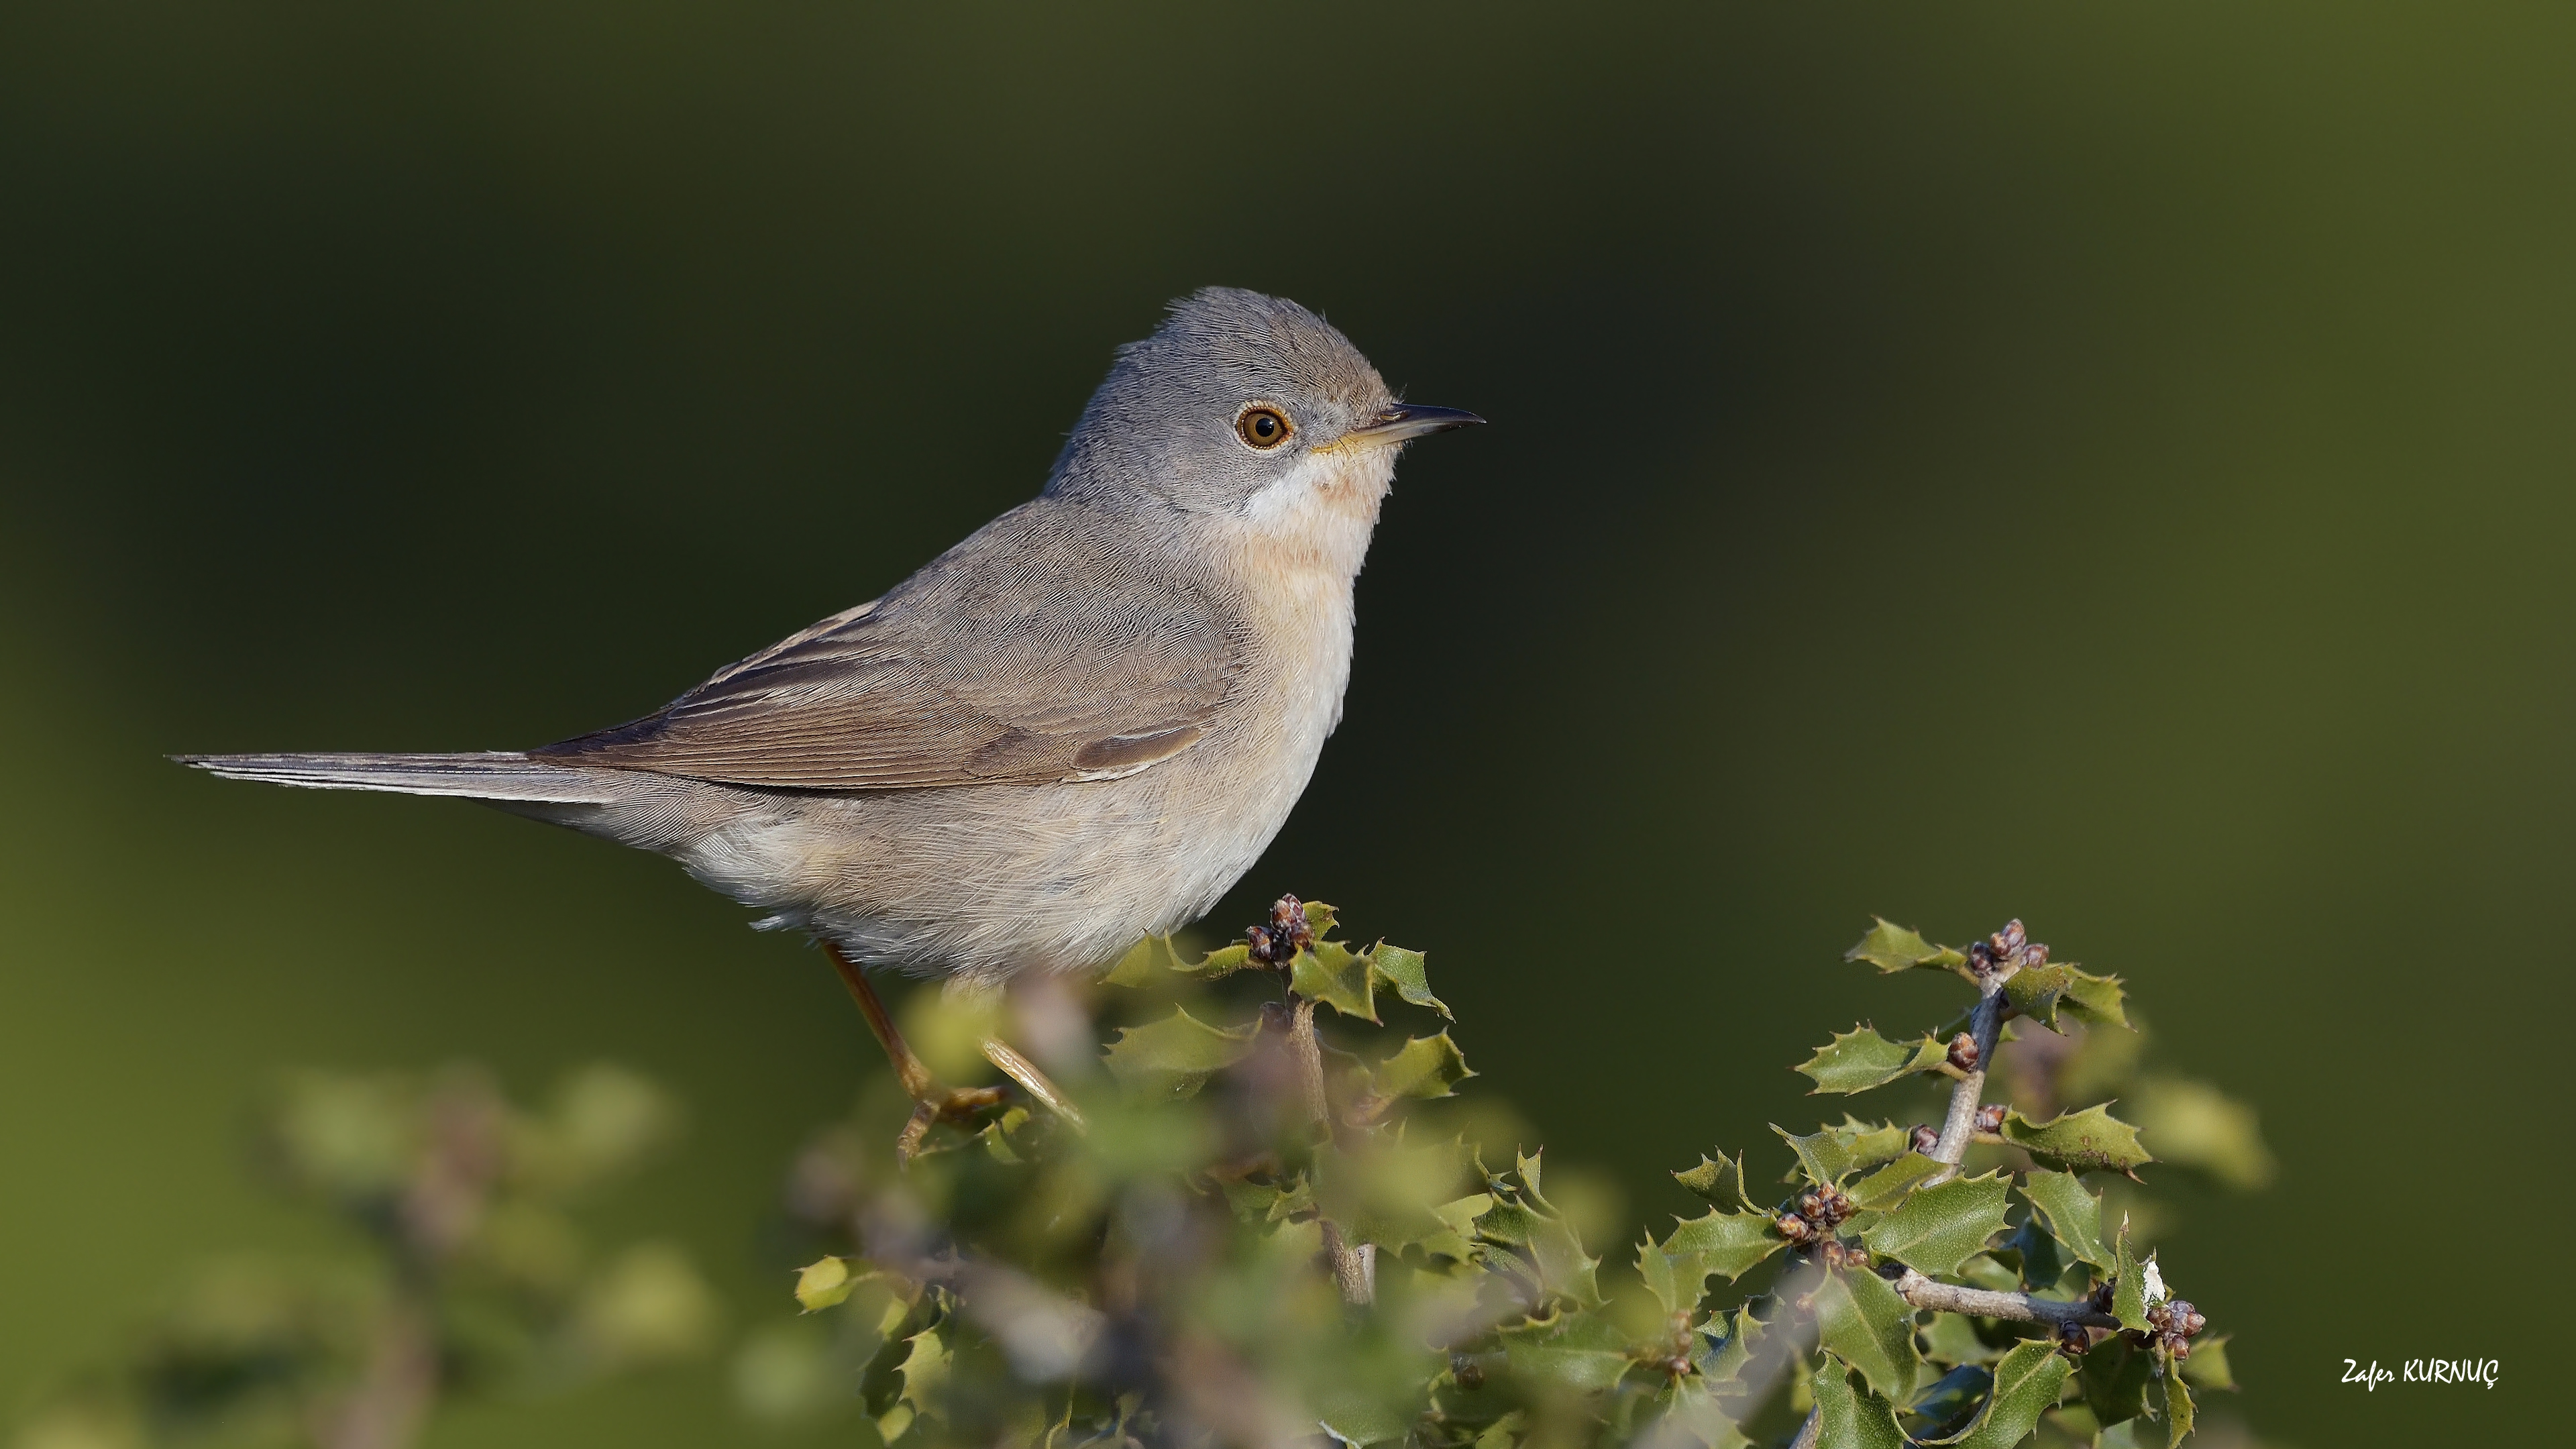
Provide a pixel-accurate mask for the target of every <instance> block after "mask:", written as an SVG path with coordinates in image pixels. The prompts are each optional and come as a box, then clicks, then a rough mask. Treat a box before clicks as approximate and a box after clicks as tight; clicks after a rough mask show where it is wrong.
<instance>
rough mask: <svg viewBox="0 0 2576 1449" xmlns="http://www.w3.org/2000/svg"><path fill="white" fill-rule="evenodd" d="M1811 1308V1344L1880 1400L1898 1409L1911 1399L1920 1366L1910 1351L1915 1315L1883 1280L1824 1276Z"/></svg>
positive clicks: (1859, 1274)
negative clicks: (1859, 1376) (1852, 1370)
mask: <svg viewBox="0 0 2576 1449" xmlns="http://www.w3.org/2000/svg"><path fill="white" fill-rule="evenodd" d="M1813 1302H1814V1304H1815V1310H1814V1311H1815V1316H1816V1341H1817V1342H1818V1343H1820V1344H1822V1345H1823V1346H1824V1348H1825V1350H1826V1351H1827V1352H1829V1353H1831V1354H1833V1355H1834V1356H1835V1357H1836V1358H1839V1359H1841V1360H1842V1361H1843V1362H1844V1363H1847V1364H1849V1365H1851V1366H1852V1367H1853V1368H1856V1369H1859V1370H1860V1371H1861V1374H1862V1376H1863V1377H1865V1378H1867V1379H1868V1380H1869V1386H1870V1388H1871V1389H1872V1390H1874V1391H1876V1392H1877V1393H1878V1394H1879V1396H1880V1397H1882V1398H1885V1399H1888V1400H1890V1401H1892V1402H1897V1403H1902V1402H1904V1401H1905V1400H1907V1399H1910V1398H1912V1397H1913V1396H1914V1380H1915V1377H1916V1375H1917V1373H1918V1372H1919V1371H1920V1370H1921V1368H1922V1366H1923V1356H1922V1355H1921V1354H1920V1353H1918V1352H1917V1351H1916V1350H1915V1347H1914V1309H1913V1308H1912V1307H1911V1306H1910V1305H1908V1304H1907V1303H1906V1301H1905V1300H1904V1299H1903V1298H1900V1297H1898V1296H1897V1293H1896V1289H1895V1288H1893V1287H1891V1286H1889V1284H1888V1282H1887V1280H1886V1279H1884V1278H1881V1277H1879V1276H1878V1275H1877V1274H1876V1273H1872V1272H1869V1271H1867V1270H1859V1271H1850V1270H1842V1269H1837V1270H1834V1271H1832V1272H1828V1273H1827V1274H1825V1281H1824V1282H1823V1283H1821V1284H1819V1285H1817V1288H1816V1291H1815V1294H1814V1297H1813Z"/></svg>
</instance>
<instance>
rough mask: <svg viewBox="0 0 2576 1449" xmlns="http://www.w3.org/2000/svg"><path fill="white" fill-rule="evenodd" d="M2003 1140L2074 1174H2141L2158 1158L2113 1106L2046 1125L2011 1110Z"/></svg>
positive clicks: (2052, 1120) (2055, 1119)
mask: <svg viewBox="0 0 2576 1449" xmlns="http://www.w3.org/2000/svg"><path fill="white" fill-rule="evenodd" d="M2003 1138H2004V1140H2005V1141H2006V1142H2009V1143H2011V1144H2013V1145H2014V1146H2015V1147H2018V1148H2020V1149H2021V1150H2023V1151H2024V1152H2027V1153H2029V1154H2030V1155H2031V1156H2032V1157H2034V1158H2037V1159H2038V1160H2039V1161H2041V1162H2043V1163H2046V1164H2048V1165H2049V1166H2051V1167H2057V1168H2063V1169H2064V1170H2066V1171H2068V1172H2117V1173H2121V1174H2124V1175H2127V1176H2135V1175H2136V1174H2135V1173H2134V1172H2132V1171H2131V1169H2132V1168H2135V1167H2138V1166H2139V1165H2141V1164H2143V1163H2149V1162H2153V1161H2155V1160H2156V1159H2155V1155H2154V1154H2153V1153H2150V1152H2149V1151H2147V1149H2146V1146H2145V1145H2144V1144H2143V1143H2141V1142H2139V1141H2138V1129H2137V1128H2135V1127H2132V1126H2130V1125H2129V1124H2128V1123H2126V1122H2123V1121H2121V1120H2120V1119H2119V1118H2117V1117H2114V1116H2112V1115H2111V1108H2110V1104H2109V1103H2107V1102H2106V1103H2104V1104H2103V1105H2101V1106H2098V1107H2087V1108H2085V1109H2084V1110H2083V1111H2081V1112H2061V1113H2059V1114H2058V1115H2057V1116H2054V1117H2051V1118H2049V1119H2048V1120H2047V1121H2045V1122H2033V1121H2031V1120H2030V1119H2029V1118H2026V1117H2024V1116H2022V1115H2021V1113H2019V1112H2007V1113H2005V1114H2004V1130H2003Z"/></svg>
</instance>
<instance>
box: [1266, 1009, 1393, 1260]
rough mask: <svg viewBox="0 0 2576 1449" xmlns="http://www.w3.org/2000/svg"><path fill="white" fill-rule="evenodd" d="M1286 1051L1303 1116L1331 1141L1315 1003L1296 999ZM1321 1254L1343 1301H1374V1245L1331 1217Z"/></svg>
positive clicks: (1330, 1113)
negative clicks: (1346, 1232) (1345, 1233)
mask: <svg viewBox="0 0 2576 1449" xmlns="http://www.w3.org/2000/svg"><path fill="white" fill-rule="evenodd" d="M1288 1053H1289V1056H1290V1057H1291V1058H1292V1059H1293V1060H1294V1061H1295V1062H1296V1063H1297V1081H1298V1085H1299V1086H1300V1087H1302V1088H1303V1089H1304V1092H1305V1097H1306V1115H1307V1117H1309V1118H1310V1119H1312V1120H1313V1121H1315V1122H1317V1123H1320V1124H1321V1125H1322V1126H1323V1129H1324V1133H1325V1140H1326V1141H1327V1142H1329V1141H1331V1140H1332V1131H1333V1102H1332V1098H1331V1097H1330V1096H1328V1095H1327V1094H1326V1093H1325V1091H1324V1047H1323V1043H1322V1042H1320V1041H1318V1040H1316V1037H1315V1003H1313V1002H1311V1001H1308V1000H1306V999H1305V998H1303V997H1300V998H1298V1000H1297V1007H1296V1011H1295V1014H1294V1015H1293V1016H1291V1018H1290V1019H1289V1024H1288ZM1321 1225H1322V1227H1323V1230H1324V1256H1325V1257H1326V1258H1328V1259H1330V1260H1331V1261H1332V1264H1333V1282H1334V1283H1335V1284H1336V1285H1338V1286H1339V1287H1340V1288H1341V1290H1342V1301H1343V1302H1344V1303H1348V1304H1352V1305H1354V1306H1365V1305H1367V1304H1370V1303H1374V1302H1376V1301H1377V1245H1376V1244H1374V1243H1360V1244H1356V1245H1354V1244H1352V1243H1350V1242H1349V1241H1347V1240H1345V1239H1344V1238H1343V1237H1342V1230H1341V1229H1340V1228H1339V1227H1338V1226H1336V1225H1335V1224H1334V1222H1333V1221H1332V1219H1330V1218H1325V1219H1323V1220H1322V1224H1321Z"/></svg>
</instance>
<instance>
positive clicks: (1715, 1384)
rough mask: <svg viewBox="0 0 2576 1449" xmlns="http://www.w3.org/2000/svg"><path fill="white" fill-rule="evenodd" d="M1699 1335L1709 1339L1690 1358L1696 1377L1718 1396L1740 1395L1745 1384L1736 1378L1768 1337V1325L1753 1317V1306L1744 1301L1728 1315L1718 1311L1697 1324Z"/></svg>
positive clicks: (1739, 1378)
mask: <svg viewBox="0 0 2576 1449" xmlns="http://www.w3.org/2000/svg"><path fill="white" fill-rule="evenodd" d="M1721 1329H1723V1330H1724V1332H1723V1333H1722V1334H1721V1333H1720V1330H1721ZM1700 1335H1701V1336H1702V1337H1703V1338H1706V1339H1707V1340H1708V1341H1709V1343H1708V1348H1707V1350H1706V1351H1705V1352H1703V1353H1701V1354H1700V1355H1699V1356H1698V1357H1697V1358H1696V1359H1695V1360H1694V1362H1696V1363H1697V1364H1698V1366H1699V1372H1700V1377H1702V1378H1704V1379H1706V1380H1708V1382H1709V1387H1710V1390H1711V1392H1713V1393H1715V1394H1717V1396H1718V1397H1719V1398H1720V1399H1727V1398H1735V1397H1741V1396H1742V1392H1743V1391H1744V1390H1745V1389H1746V1387H1747V1386H1746V1385H1744V1384H1743V1383H1742V1382H1741V1381H1740V1380H1741V1378H1742V1375H1743V1373H1744V1370H1745V1369H1746V1368H1748V1367H1750V1366H1751V1365H1752V1363H1753V1355H1754V1353H1755V1351H1756V1350H1758V1349H1759V1348H1760V1347H1761V1346H1762V1341H1763V1339H1765V1338H1767V1337H1769V1336H1770V1325H1769V1324H1766V1323H1764V1322H1763V1321H1762V1320H1761V1319H1759V1318H1756V1317H1754V1316H1753V1305H1752V1304H1750V1303H1746V1304H1742V1305H1739V1306H1738V1307H1737V1308H1736V1310H1735V1314H1734V1316H1733V1317H1732V1318H1729V1317H1728V1316H1727V1315H1726V1314H1725V1313H1724V1312H1722V1311H1721V1312H1719V1313H1718V1314H1717V1315H1716V1316H1714V1317H1712V1318H1711V1319H1710V1320H1709V1321H1708V1322H1707V1323H1705V1324H1703V1325H1701V1327H1700Z"/></svg>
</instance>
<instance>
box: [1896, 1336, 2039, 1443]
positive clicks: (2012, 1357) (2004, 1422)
mask: <svg viewBox="0 0 2576 1449" xmlns="http://www.w3.org/2000/svg"><path fill="white" fill-rule="evenodd" d="M2074 1371H2075V1366H2074V1365H2073V1364H2071V1363H2068V1362H2067V1361H2066V1355H2064V1354H2062V1353H2059V1352H2058V1351H2057V1347H2056V1345H2055V1344H2052V1343H2050V1342H2048V1341H2046V1340H2044V1339H2031V1340H2028V1341H2026V1342H2023V1343H2018V1344H2015V1345H2013V1350H2012V1352H2010V1353H2008V1354H2005V1355H2004V1357H2003V1361H2002V1362H2001V1363H1998V1364H1996V1365H1995V1387H1994V1391H1993V1392H1992V1393H1990V1394H1988V1395H1987V1396H1986V1406H1985V1408H1983V1409H1981V1410H1979V1411H1978V1413H1977V1419H1976V1422H1975V1423H1973V1424H1970V1425H1969V1426H1968V1428H1967V1430H1966V1431H1965V1432H1964V1433H1961V1434H1959V1435H1958V1436H1956V1437H1955V1438H1950V1439H1935V1440H1932V1441H1930V1442H1932V1443H1935V1444H1955V1445H1959V1446H1961V1449H2012V1446H2013V1445H2015V1444H2018V1443H2020V1442H2021V1441H2022V1440H2024V1439H2026V1438H2028V1437H2030V1431H2031V1430H2032V1429H2034V1428H2036V1427H2038V1425H2039V1416H2040V1415H2042V1414H2044V1413H2047V1412H2048V1411H2049V1409H2051V1408H2052V1407H2054V1406H2055V1405H2056V1403H2057V1396H2058V1394H2059V1393H2060V1392H2061V1391H2063V1390H2064V1389H2065V1387H2066V1376H2067V1375H2068V1374H2070V1373H2073V1372H2074Z"/></svg>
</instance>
